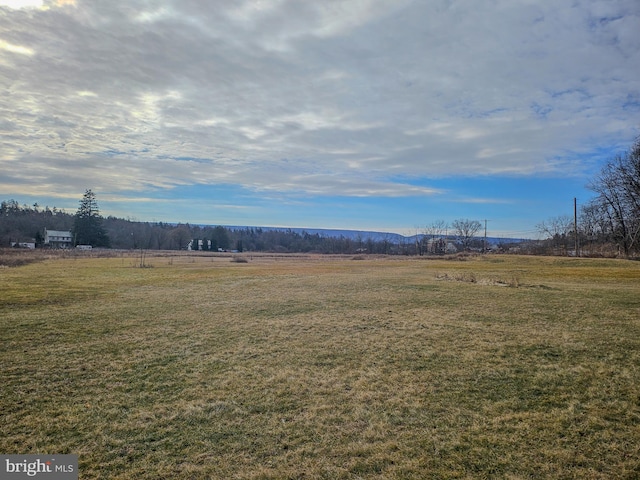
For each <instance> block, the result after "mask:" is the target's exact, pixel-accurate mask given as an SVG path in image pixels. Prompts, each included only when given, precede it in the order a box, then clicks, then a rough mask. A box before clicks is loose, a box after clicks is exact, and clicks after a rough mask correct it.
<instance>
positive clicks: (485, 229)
mask: <svg viewBox="0 0 640 480" xmlns="http://www.w3.org/2000/svg"><path fill="white" fill-rule="evenodd" d="M482 253H487V220H486V219H485V221H484V248H483V249H482Z"/></svg>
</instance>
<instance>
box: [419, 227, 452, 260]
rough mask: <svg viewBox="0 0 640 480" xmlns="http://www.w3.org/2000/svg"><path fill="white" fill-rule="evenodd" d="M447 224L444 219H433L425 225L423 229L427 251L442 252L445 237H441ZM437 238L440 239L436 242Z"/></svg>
mask: <svg viewBox="0 0 640 480" xmlns="http://www.w3.org/2000/svg"><path fill="white" fill-rule="evenodd" d="M448 228H449V225H447V222H445V221H444V220H435V221H433V222H431V223H430V224H429V225H427V226H426V227H425V229H424V238H425V239H426V241H427V242H428V243H427V249H426V250H427V252H428V253H444V250H445V248H446V239H444V240H442V237H443V236H444V235H445V234H446V232H447V229H448ZM438 240H442V241H440V242H438Z"/></svg>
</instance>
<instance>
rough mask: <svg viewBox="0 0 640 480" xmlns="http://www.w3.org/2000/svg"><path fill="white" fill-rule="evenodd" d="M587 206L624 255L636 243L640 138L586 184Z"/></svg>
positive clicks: (639, 212)
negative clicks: (590, 194) (593, 195)
mask: <svg viewBox="0 0 640 480" xmlns="http://www.w3.org/2000/svg"><path fill="white" fill-rule="evenodd" d="M589 188H590V189H591V190H593V191H594V192H595V193H596V194H597V197H596V198H595V199H593V201H592V202H591V205H592V206H593V208H594V210H595V211H598V212H600V214H601V217H602V220H603V221H604V222H606V224H607V228H606V230H607V231H608V232H610V233H611V238H612V240H613V241H614V242H615V243H617V244H618V246H619V247H620V249H621V250H622V251H623V252H624V255H625V256H628V255H629V254H630V253H631V252H632V251H635V250H638V246H639V244H640V139H638V140H636V142H635V144H634V145H633V147H632V148H631V149H630V150H629V152H627V153H625V154H624V155H617V156H616V157H615V158H613V159H612V160H610V161H608V162H607V163H606V164H605V166H604V167H603V168H602V170H601V171H600V173H599V174H598V176H597V177H596V178H595V179H594V180H593V181H592V182H591V183H590V184H589Z"/></svg>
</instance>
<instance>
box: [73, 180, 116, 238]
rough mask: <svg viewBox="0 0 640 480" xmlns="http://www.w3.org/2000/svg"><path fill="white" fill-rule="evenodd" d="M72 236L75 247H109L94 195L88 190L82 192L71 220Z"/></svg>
mask: <svg viewBox="0 0 640 480" xmlns="http://www.w3.org/2000/svg"><path fill="white" fill-rule="evenodd" d="M73 236H74V242H75V244H76V245H92V246H94V247H108V246H109V237H108V235H107V232H106V231H105V229H104V227H103V225H102V217H101V216H100V210H99V208H98V202H97V200H96V195H95V193H93V192H92V191H91V190H90V189H89V190H87V191H85V192H84V195H83V196H82V200H80V207H79V208H78V211H77V212H76V214H75V216H74V218H73Z"/></svg>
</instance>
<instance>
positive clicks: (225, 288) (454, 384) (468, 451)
mask: <svg viewBox="0 0 640 480" xmlns="http://www.w3.org/2000/svg"><path fill="white" fill-rule="evenodd" d="M241 257H242V259H243V260H246V261H242V260H239V258H240V256H238V255H236V256H228V255H217V254H216V255H210V254H209V255H204V254H201V255H185V254H174V253H173V252H165V253H163V254H162V255H158V256H147V257H146V258H145V259H144V266H145V267H148V268H139V267H140V265H141V260H140V256H139V253H133V254H130V253H125V252H114V253H112V254H111V255H110V256H105V255H99V254H91V255H88V254H84V255H82V254H78V255H76V254H74V255H67V256H64V257H61V258H57V257H55V256H50V257H46V258H40V259H39V260H40V261H39V262H37V263H26V262H25V263H24V264H22V266H17V267H12V268H2V269H0V280H1V282H2V295H1V296H0V331H1V332H2V337H1V339H0V384H1V385H2V389H1V391H0V416H1V419H2V435H1V436H0V452H2V453H6V454H13V453H21V454H25V453H50V454H56V453H58V454H62V453H76V454H78V455H79V459H80V478H83V479H85V478H109V479H128V478H143V479H164V478H178V479H200V478H202V479H204V478H221V479H222V478H235V479H281V478H290V479H294V478H301V479H302V478H305V479H333V478H338V479H359V478H390V479H393V478H397V479H411V478H415V479H418V478H509V479H528V478H576V479H577V478H581V479H582V478H586V479H610V478H628V479H632V478H638V477H639V476H640V348H639V347H640V264H639V263H637V262H635V263H634V262H630V261H620V260H603V259H598V260H589V259H568V258H541V257H514V256H486V257H484V256H476V257H468V258H465V259H464V261H458V260H445V259H438V260H427V259H418V258H398V257H389V258H385V257H369V256H361V257H359V258H357V257H350V256H344V257H331V256H317V255H297V256H286V255H250V254H242V255H241ZM356 260H357V261H356ZM1 263H2V262H0V264H1ZM7 263H8V262H7Z"/></svg>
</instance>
